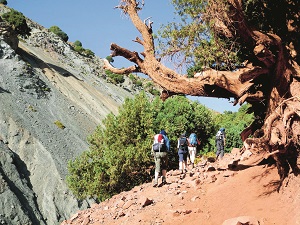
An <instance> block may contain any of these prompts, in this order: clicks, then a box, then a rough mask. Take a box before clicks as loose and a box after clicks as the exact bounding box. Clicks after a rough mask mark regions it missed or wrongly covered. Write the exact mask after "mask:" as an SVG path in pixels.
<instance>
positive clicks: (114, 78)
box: [105, 70, 125, 84]
mask: <svg viewBox="0 0 300 225" xmlns="http://www.w3.org/2000/svg"><path fill="white" fill-rule="evenodd" d="M105 74H106V75H107V77H108V78H109V81H111V82H112V83H114V84H120V83H123V82H124V81H125V79H124V75H122V74H116V73H113V72H111V71H109V70H105Z"/></svg>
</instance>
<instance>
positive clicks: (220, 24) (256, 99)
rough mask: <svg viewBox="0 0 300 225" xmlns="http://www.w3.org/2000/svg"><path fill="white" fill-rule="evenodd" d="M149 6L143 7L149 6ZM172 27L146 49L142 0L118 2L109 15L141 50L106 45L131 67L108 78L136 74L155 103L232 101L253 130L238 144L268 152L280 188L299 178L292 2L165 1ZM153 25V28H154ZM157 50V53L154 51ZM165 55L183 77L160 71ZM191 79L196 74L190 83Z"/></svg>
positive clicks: (299, 26) (298, 33)
mask: <svg viewBox="0 0 300 225" xmlns="http://www.w3.org/2000/svg"><path fill="white" fill-rule="evenodd" d="M149 2H150V1H149ZM172 3H173V5H174V6H175V10H176V13H177V15H178V17H177V18H178V21H179V22H176V23H170V24H167V25H166V26H165V29H164V30H163V31H162V32H161V37H162V38H163V39H160V40H159V41H158V42H157V41H156V42H154V38H153V37H154V35H153V30H154V29H152V25H153V24H154V23H153V21H150V18H151V17H149V18H148V19H147V21H145V20H142V19H141V18H140V17H139V16H140V15H141V14H140V11H141V10H143V7H144V6H145V2H144V1H138V0H130V1H128V0H121V1H119V5H118V6H116V8H119V9H120V10H121V11H122V13H124V14H125V15H126V16H128V17H129V18H130V19H131V21H132V23H133V25H134V26H135V27H136V28H137V30H138V31H139V32H140V35H138V37H136V39H135V41H136V42H137V43H139V44H140V45H141V46H142V47H143V50H142V51H140V50H139V52H140V53H138V52H137V51H135V50H129V49H126V48H122V47H120V46H118V45H117V44H115V43H112V44H111V46H110V49H111V50H112V53H111V55H112V56H113V57H114V56H121V57H124V58H125V59H127V60H128V61H130V62H131V63H133V64H134V65H130V66H128V67H127V68H114V67H112V66H111V65H110V64H109V63H108V61H106V64H105V66H106V69H109V70H111V71H112V72H114V73H124V72H126V73H127V74H129V73H143V74H145V75H147V76H149V77H150V78H151V79H153V81H154V82H155V83H157V84H158V85H160V86H161V88H162V89H163V90H164V91H163V92H162V94H161V98H162V99H163V100H165V99H167V98H168V97H170V96H173V95H176V94H179V95H182V94H185V95H192V96H205V97H218V98H233V99H234V105H236V104H240V105H242V104H244V103H249V104H250V107H249V108H248V111H247V112H248V113H254V118H255V119H254V121H253V123H252V124H251V125H250V126H248V127H246V128H245V129H244V130H243V131H242V132H241V140H242V141H246V142H247V144H248V145H251V146H255V148H254V149H253V151H256V152H267V153H272V154H271V156H272V157H273V158H274V160H275V161H276V164H277V168H278V173H279V175H280V182H279V185H278V188H280V186H281V185H282V182H283V180H284V179H285V178H286V177H287V176H289V174H290V171H291V170H292V171H293V173H294V174H298V173H299V172H300V168H299V167H298V165H297V159H298V158H299V146H300V138H299V130H300V116H299V111H300V104H299V103H300V98H299V93H300V79H299V77H300V57H299V56H300V54H299V52H300V45H299V39H300V14H299V0H278V1H276V3H275V1H274V0H243V1H236V0H172ZM154 22H155V21H154ZM155 43H159V47H160V48H158V47H157V46H155ZM164 56H168V57H170V58H171V59H174V61H176V63H178V65H184V66H185V67H183V69H186V70H181V71H184V73H185V74H186V73H188V76H182V74H179V73H178V71H179V70H174V69H171V68H168V67H166V66H165V65H163V62H165V61H164V60H161V57H164ZM194 72H199V73H198V74H197V76H196V77H193V75H194V74H193V73H194Z"/></svg>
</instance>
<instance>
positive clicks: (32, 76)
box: [0, 4, 139, 225]
mask: <svg viewBox="0 0 300 225" xmlns="http://www.w3.org/2000/svg"><path fill="white" fill-rule="evenodd" d="M7 10H9V8H8V7H6V6H3V5H2V4H0V14H1V13H4V12H6V11H7ZM27 23H28V25H29V26H30V28H31V29H32V31H31V35H30V36H29V37H28V38H24V37H22V38H19V39H18V38H17V36H16V34H15V33H14V32H13V30H12V29H11V28H10V27H9V26H7V25H6V24H5V23H3V22H2V21H0V223H1V224H8V225H15V224H16V225H25V224H34V225H39V224H41V225H43V224H49V225H53V224H58V223H59V222H61V221H62V220H64V219H67V218H69V216H70V215H71V214H72V213H74V212H76V211H77V210H79V209H83V208H87V207H88V206H89V204H90V203H92V202H93V201H90V202H87V201H83V202H80V201H78V200H77V199H76V198H74V196H73V195H72V193H70V192H69V190H68V188H67V186H66V183H65V177H66V174H67V163H68V161H69V160H70V159H74V157H76V156H78V155H79V154H80V153H81V152H83V151H84V150H87V149H88V143H87V136H88V135H90V134H91V133H92V132H93V131H94V129H95V128H96V126H97V125H101V121H102V120H103V119H104V118H105V117H106V115H107V114H108V113H111V112H112V113H114V114H116V113H118V107H119V106H120V105H122V103H123V101H124V100H125V98H132V97H133V96H134V95H135V94H136V93H138V92H139V89H137V88H135V86H134V84H132V82H131V81H130V80H129V79H125V82H124V83H123V84H121V85H114V84H112V83H109V82H108V81H107V79H106V77H105V74H104V71H103V68H102V67H103V62H102V59H100V58H99V57H97V56H95V57H92V58H87V57H84V56H82V55H80V54H78V53H76V52H75V51H73V50H72V48H71V46H70V45H69V44H68V43H65V42H63V41H62V40H61V39H60V38H59V37H57V36H56V35H54V34H53V33H51V32H49V31H48V29H46V28H44V27H42V26H40V25H39V24H37V23H35V22H33V21H31V20H30V19H27Z"/></svg>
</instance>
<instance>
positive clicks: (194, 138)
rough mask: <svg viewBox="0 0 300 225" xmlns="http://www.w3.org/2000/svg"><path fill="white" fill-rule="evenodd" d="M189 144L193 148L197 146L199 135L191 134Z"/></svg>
mask: <svg viewBox="0 0 300 225" xmlns="http://www.w3.org/2000/svg"><path fill="white" fill-rule="evenodd" d="M189 142H190V144H191V145H192V146H196V145H197V144H198V142H197V135H196V134H195V133H191V134H190V137H189Z"/></svg>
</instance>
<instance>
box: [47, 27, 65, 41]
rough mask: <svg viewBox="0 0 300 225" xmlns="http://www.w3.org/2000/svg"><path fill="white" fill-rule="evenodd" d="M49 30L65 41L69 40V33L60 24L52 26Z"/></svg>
mask: <svg viewBox="0 0 300 225" xmlns="http://www.w3.org/2000/svg"><path fill="white" fill-rule="evenodd" d="M49 30H50V31H51V32H52V33H54V34H56V35H57V36H59V37H60V38H61V39H62V40H63V41H65V42H67V41H68V40H69V37H68V35H67V34H66V33H65V32H63V31H62V30H61V29H60V28H59V27H58V26H51V27H50V28H49Z"/></svg>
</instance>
